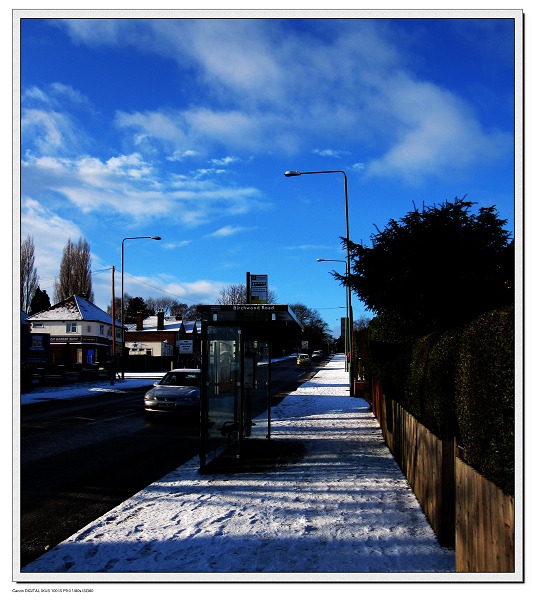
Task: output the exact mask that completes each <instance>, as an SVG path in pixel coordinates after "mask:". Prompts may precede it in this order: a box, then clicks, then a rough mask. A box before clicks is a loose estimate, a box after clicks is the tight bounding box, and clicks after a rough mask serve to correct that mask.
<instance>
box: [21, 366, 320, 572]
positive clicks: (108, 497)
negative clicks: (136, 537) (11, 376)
mask: <svg viewBox="0 0 535 600" xmlns="http://www.w3.org/2000/svg"><path fill="white" fill-rule="evenodd" d="M316 370H317V366H316V365H313V366H312V367H306V368H303V367H297V366H296V364H295V362H294V361H293V360H290V361H284V362H280V363H274V364H273V366H272V381H271V384H272V403H273V405H276V404H278V402H280V401H281V400H282V399H283V398H284V397H285V396H286V395H287V394H288V393H289V392H290V391H292V390H294V389H296V388H297V387H299V385H301V383H303V382H304V381H306V380H308V379H310V377H312V376H313V374H314V373H315V372H316ZM147 389H148V388H147ZM143 394H144V390H143V389H137V390H135V391H132V392H127V393H125V394H122V395H121V396H119V397H118V395H117V394H109V395H104V396H101V397H99V398H98V399H95V398H91V399H88V398H80V399H78V400H72V401H69V402H65V401H51V402H46V403H38V404H30V405H25V406H23V407H22V408H21V415H20V418H21V429H20V443H19V446H20V451H19V464H18V465H15V469H16V474H17V475H18V477H17V478H16V481H17V480H18V484H19V485H18V494H19V503H18V506H19V510H20V512H19V514H18V515H15V520H16V521H15V524H17V523H16V522H17V520H18V521H20V539H19V542H20V552H21V567H23V566H25V565H26V564H28V563H29V562H31V561H33V560H35V559H36V558H37V557H39V556H40V555H41V554H43V553H45V552H46V551H47V549H48V548H51V547H53V546H55V545H57V544H58V543H60V542H61V541H63V540H64V539H66V538H68V537H69V536H70V535H72V534H73V533H75V532H76V531H78V530H79V529H81V528H82V527H84V526H85V525H87V524H88V523H90V522H91V521H94V520H95V519H97V518H98V517H100V516H102V515H103V514H105V513H106V512H108V511H109V510H110V509H111V508H113V507H115V506H117V505H118V504H120V503H121V502H123V501H124V500H126V499H128V498H130V497H131V496H132V495H133V494H135V493H136V492H138V491H140V490H142V489H143V488H145V487H146V486H148V485H150V484H151V483H153V482H154V481H157V480H158V479H160V478H161V477H163V476H164V475H166V474H167V473H169V472H171V471H172V470H174V469H176V468H177V467H178V466H180V465H181V464H183V463H185V462H187V461H188V460H190V459H191V458H193V457H194V456H196V455H198V452H199V431H198V423H197V422H193V421H189V422H188V421H184V420H183V419H181V418H176V417H175V418H158V419H153V420H148V419H146V418H145V414H144V410H143V402H142V398H143ZM163 416H164V417H167V416H168V415H163ZM17 467H18V468H17ZM15 529H16V528H15Z"/></svg>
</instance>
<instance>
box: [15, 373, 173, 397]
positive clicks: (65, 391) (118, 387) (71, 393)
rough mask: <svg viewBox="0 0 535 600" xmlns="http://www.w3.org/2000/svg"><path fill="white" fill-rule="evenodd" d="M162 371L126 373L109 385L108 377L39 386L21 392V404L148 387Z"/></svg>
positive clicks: (158, 377)
mask: <svg viewBox="0 0 535 600" xmlns="http://www.w3.org/2000/svg"><path fill="white" fill-rule="evenodd" d="M163 375H164V374H163V373H153V374H151V373H147V374H146V375H145V376H144V377H143V378H138V377H136V378H134V377H133V376H132V375H129V374H128V373H126V374H125V379H124V381H121V380H117V381H116V382H115V384H114V385H110V382H109V381H108V379H102V380H100V381H89V382H80V383H70V384H68V385H63V386H53V385H50V386H39V387H36V388H35V389H34V390H33V391H31V392H26V393H24V394H21V396H20V403H21V404H35V403H36V402H48V401H50V400H73V399H74V398H81V397H86V396H100V395H102V394H109V393H110V392H111V393H115V394H124V393H125V392H126V391H127V390H133V389H136V388H140V387H150V386H151V385H152V384H153V383H156V382H157V381H160V379H161V378H162V377H163Z"/></svg>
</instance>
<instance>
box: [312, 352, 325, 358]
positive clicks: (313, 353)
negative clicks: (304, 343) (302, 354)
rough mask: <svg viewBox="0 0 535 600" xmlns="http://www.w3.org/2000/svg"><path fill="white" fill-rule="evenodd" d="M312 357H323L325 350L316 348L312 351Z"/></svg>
mask: <svg viewBox="0 0 535 600" xmlns="http://www.w3.org/2000/svg"><path fill="white" fill-rule="evenodd" d="M312 358H323V351H322V350H314V352H312Z"/></svg>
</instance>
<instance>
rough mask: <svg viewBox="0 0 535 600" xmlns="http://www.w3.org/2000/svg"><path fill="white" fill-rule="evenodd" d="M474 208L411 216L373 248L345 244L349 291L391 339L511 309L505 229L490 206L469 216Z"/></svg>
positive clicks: (459, 202) (460, 202)
mask: <svg viewBox="0 0 535 600" xmlns="http://www.w3.org/2000/svg"><path fill="white" fill-rule="evenodd" d="M473 204H474V203H473V202H468V201H466V200H465V199H464V198H462V199H459V198H455V201H454V202H446V203H445V204H442V205H440V206H438V207H437V206H433V207H424V208H423V209H422V210H418V209H416V208H414V210H412V211H410V212H409V213H408V214H407V215H406V216H405V217H404V218H402V219H400V220H399V221H395V220H393V219H391V220H390V221H389V223H388V224H387V226H386V227H385V229H384V230H383V231H378V233H377V234H375V235H373V236H372V237H371V240H372V247H371V248H369V247H366V246H363V245H362V244H354V243H353V242H351V241H350V240H344V244H347V246H346V247H349V251H350V257H351V261H352V271H351V273H350V275H349V285H350V286H351V288H352V289H353V290H355V291H356V292H357V294H358V295H359V297H360V299H361V300H362V301H363V302H364V304H365V305H366V307H367V308H368V309H369V310H371V311H373V312H375V313H376V314H377V316H378V317H381V320H382V322H384V323H385V324H386V323H387V324H388V326H389V327H390V328H391V330H392V331H394V330H395V331H397V332H398V333H399V334H402V335H408V336H412V337H418V336H421V335H424V334H426V333H429V332H431V331H435V330H438V329H443V328H446V327H451V326H457V325H461V324H462V323H464V322H467V321H469V320H471V319H473V318H475V317H476V316H478V315H480V314H483V313H485V312H487V311H489V310H492V309H494V308H499V307H502V306H505V305H507V304H510V303H512V302H513V301H514V290H513V286H512V281H513V273H514V262H513V259H514V251H513V245H512V242H511V243H510V242H509V238H510V234H509V233H508V232H507V231H506V230H505V229H504V225H505V223H506V221H505V220H502V219H499V218H498V215H497V214H496V210H495V207H494V206H492V207H490V208H481V209H480V210H479V211H478V213H477V214H471V213H470V209H471V208H472V206H473ZM335 277H336V278H337V279H339V280H340V281H342V282H343V283H344V284H345V283H346V281H347V279H346V277H345V276H343V275H340V274H335Z"/></svg>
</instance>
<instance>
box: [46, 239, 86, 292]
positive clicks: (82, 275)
mask: <svg viewBox="0 0 535 600" xmlns="http://www.w3.org/2000/svg"><path fill="white" fill-rule="evenodd" d="M73 295H76V296H80V297H82V298H85V299H86V300H89V301H90V302H93V301H94V294H93V283H92V279H91V252H90V249H89V244H88V242H87V240H85V239H82V238H80V239H79V240H78V244H76V245H75V244H73V242H71V240H70V239H69V240H68V242H67V245H66V246H65V248H64V249H63V257H62V259H61V265H60V269H59V280H56V281H55V282H54V301H55V302H61V301H62V300H65V298H69V297H70V296H73Z"/></svg>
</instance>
